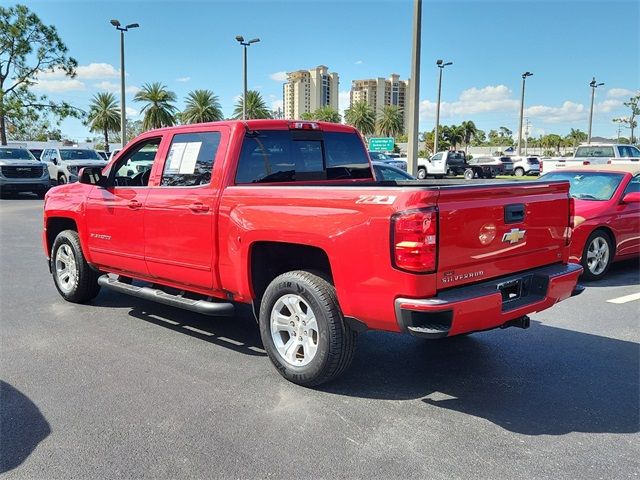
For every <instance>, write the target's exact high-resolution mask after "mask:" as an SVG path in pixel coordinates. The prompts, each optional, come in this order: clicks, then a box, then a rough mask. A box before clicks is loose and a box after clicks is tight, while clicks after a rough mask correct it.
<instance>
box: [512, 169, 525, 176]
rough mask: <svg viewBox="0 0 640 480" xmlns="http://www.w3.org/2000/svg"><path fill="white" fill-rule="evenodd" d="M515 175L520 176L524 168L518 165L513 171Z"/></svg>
mask: <svg viewBox="0 0 640 480" xmlns="http://www.w3.org/2000/svg"><path fill="white" fill-rule="evenodd" d="M513 174H514V175H515V176H516V177H522V176H523V175H524V168H521V167H518V168H516V169H515V170H514V171H513Z"/></svg>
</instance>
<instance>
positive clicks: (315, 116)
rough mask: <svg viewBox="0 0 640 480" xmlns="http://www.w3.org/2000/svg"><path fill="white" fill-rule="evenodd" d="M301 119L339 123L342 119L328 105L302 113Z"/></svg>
mask: <svg viewBox="0 0 640 480" xmlns="http://www.w3.org/2000/svg"><path fill="white" fill-rule="evenodd" d="M301 119H302V120H316V121H318V122H332V123H340V122H341V121H342V117H341V116H340V114H339V113H338V112H337V111H336V110H334V109H333V108H331V107H330V106H328V105H327V106H324V107H320V108H318V109H317V110H316V111H315V112H306V113H303V114H302V115H301Z"/></svg>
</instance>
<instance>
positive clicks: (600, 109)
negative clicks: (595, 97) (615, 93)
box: [593, 100, 623, 113]
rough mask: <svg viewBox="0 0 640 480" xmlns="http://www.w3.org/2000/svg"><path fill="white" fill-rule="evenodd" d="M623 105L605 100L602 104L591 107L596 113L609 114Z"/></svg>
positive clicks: (620, 102)
mask: <svg viewBox="0 0 640 480" xmlns="http://www.w3.org/2000/svg"><path fill="white" fill-rule="evenodd" d="M622 105H623V103H622V101H620V100H605V101H604V102H600V103H596V104H595V105H594V106H593V111H594V112H597V113H609V112H612V111H613V110H616V109H618V108H620V107H622Z"/></svg>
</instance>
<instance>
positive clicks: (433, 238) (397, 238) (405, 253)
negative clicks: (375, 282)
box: [391, 208, 438, 273]
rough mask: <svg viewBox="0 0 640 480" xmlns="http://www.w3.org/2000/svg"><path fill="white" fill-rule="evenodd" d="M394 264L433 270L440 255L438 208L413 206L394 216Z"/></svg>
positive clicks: (397, 266)
mask: <svg viewBox="0 0 640 480" xmlns="http://www.w3.org/2000/svg"><path fill="white" fill-rule="evenodd" d="M391 249H392V251H391V257H392V262H393V266H394V267H396V268H398V269H400V270H406V271H408V272H415V273H433V272H435V271H436V261H437V257H438V212H437V211H436V209H435V208H428V209H423V210H409V211H406V212H400V213H396V214H395V215H394V216H393V217H391Z"/></svg>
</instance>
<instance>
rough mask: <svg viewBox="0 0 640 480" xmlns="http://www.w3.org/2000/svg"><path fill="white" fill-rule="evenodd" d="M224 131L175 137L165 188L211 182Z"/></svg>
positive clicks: (164, 176) (164, 180) (170, 151)
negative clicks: (221, 132)
mask: <svg viewBox="0 0 640 480" xmlns="http://www.w3.org/2000/svg"><path fill="white" fill-rule="evenodd" d="M220 138H221V135H220V132H197V133H180V134H177V135H174V136H173V140H172V141H171V147H170V148H169V154H168V155H167V160H166V161H165V163H164V171H163V172H162V180H161V182H160V185H162V186H163V187H193V186H196V185H208V184H209V183H210V182H211V172H212V171H213V163H214V161H215V158H216V154H217V153H218V146H219V145H220Z"/></svg>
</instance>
